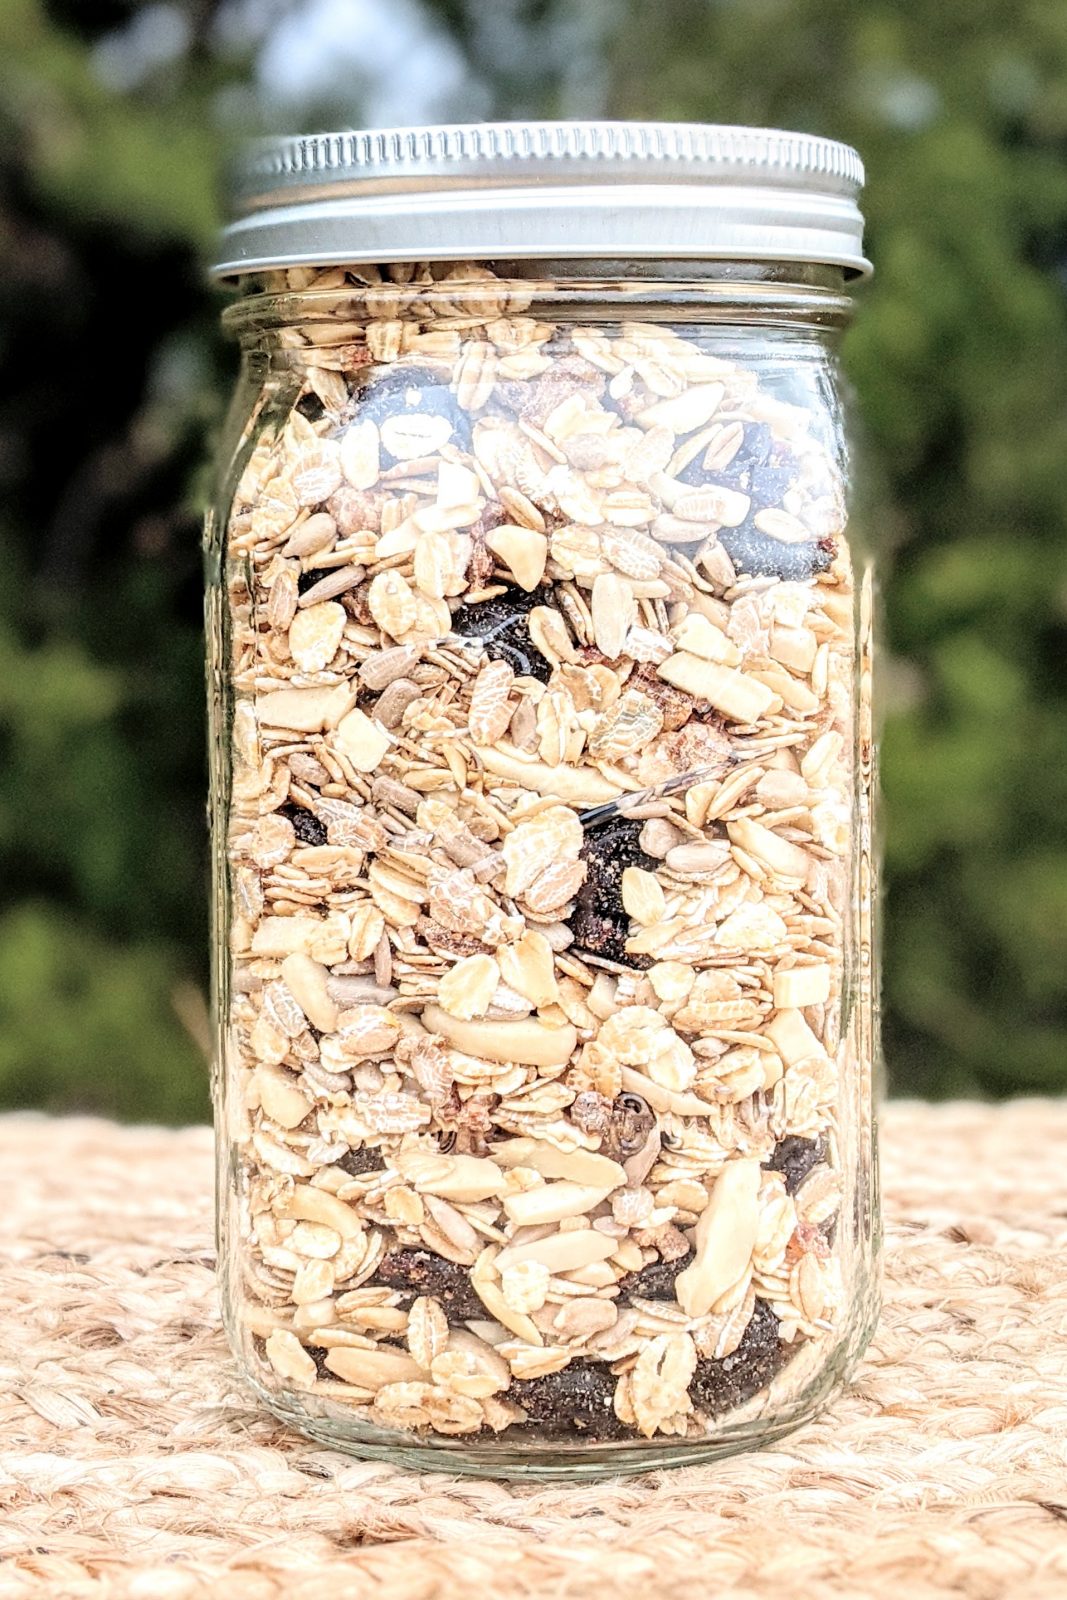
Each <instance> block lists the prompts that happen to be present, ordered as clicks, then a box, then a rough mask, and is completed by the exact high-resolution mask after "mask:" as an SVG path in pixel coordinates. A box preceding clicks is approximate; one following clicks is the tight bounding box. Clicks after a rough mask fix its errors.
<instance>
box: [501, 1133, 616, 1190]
mask: <svg viewBox="0 0 1067 1600" xmlns="http://www.w3.org/2000/svg"><path fill="white" fill-rule="evenodd" d="M493 1157H494V1159H495V1160H496V1162H497V1163H498V1165H500V1166H502V1167H505V1168H508V1169H510V1168H511V1167H530V1168H531V1169H532V1170H533V1171H534V1172H539V1173H540V1174H541V1176H542V1178H569V1179H570V1180H571V1182H572V1183H576V1184H587V1185H590V1186H591V1187H593V1188H596V1189H600V1188H603V1189H606V1190H608V1191H609V1192H610V1191H611V1190H612V1189H617V1188H618V1187H619V1185H620V1184H623V1183H625V1182H626V1172H625V1170H624V1169H623V1167H622V1166H620V1164H619V1163H618V1162H617V1161H612V1160H611V1158H610V1156H601V1155H597V1153H596V1151H594V1150H560V1149H559V1148H558V1147H557V1146H556V1145H554V1144H549V1143H548V1141H547V1140H545V1139H526V1138H519V1139H508V1140H506V1141H505V1142H504V1143H502V1144H499V1145H496V1146H495V1147H494V1150H493Z"/></svg>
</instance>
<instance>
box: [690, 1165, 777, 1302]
mask: <svg viewBox="0 0 1067 1600" xmlns="http://www.w3.org/2000/svg"><path fill="white" fill-rule="evenodd" d="M762 1180H763V1169H762V1168H761V1166H760V1164H759V1162H758V1161H754V1160H747V1159H746V1160H739V1161H738V1160H734V1161H729V1162H727V1164H726V1166H725V1167H724V1168H723V1170H722V1171H721V1172H720V1174H719V1176H718V1178H716V1180H715V1187H714V1189H713V1190H712V1192H711V1198H710V1200H709V1201H708V1203H707V1205H706V1206H705V1208H704V1210H703V1211H702V1212H701V1213H700V1218H699V1220H698V1222H697V1225H696V1236H695V1241H694V1242H695V1252H694V1257H693V1262H692V1265H691V1266H688V1267H686V1268H685V1270H684V1271H682V1272H680V1273H679V1274H678V1276H677V1278H676V1279H675V1282H674V1293H675V1297H676V1299H677V1301H678V1304H679V1305H680V1306H681V1308H682V1310H683V1311H684V1312H685V1314H686V1316H688V1317H704V1316H707V1314H708V1312H709V1311H710V1310H711V1308H712V1306H713V1305H714V1304H715V1302H716V1300H718V1299H719V1297H720V1295H723V1294H725V1293H726V1291H727V1289H729V1288H731V1287H732V1285H733V1284H735V1283H737V1281H738V1279H739V1278H740V1277H741V1275H742V1273H743V1272H745V1271H746V1269H747V1268H748V1266H749V1264H750V1263H751V1260H752V1251H753V1248H754V1246H755V1243H756V1233H757V1231H758V1228H759V1209H760V1208H759V1188H760V1183H761V1182H762Z"/></svg>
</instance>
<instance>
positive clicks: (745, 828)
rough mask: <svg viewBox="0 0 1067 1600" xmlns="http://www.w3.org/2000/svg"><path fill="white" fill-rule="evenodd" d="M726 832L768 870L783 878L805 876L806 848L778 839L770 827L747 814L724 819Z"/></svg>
mask: <svg viewBox="0 0 1067 1600" xmlns="http://www.w3.org/2000/svg"><path fill="white" fill-rule="evenodd" d="M726 831H727V833H728V834H729V836H730V842H731V843H732V844H735V845H737V846H738V847H739V848H740V849H741V850H744V851H746V852H747V853H748V854H749V855H750V856H755V858H756V860H757V861H759V862H761V863H762V864H763V865H764V866H765V867H769V868H770V870H771V871H772V872H774V873H777V874H778V875H780V876H781V877H785V878H799V879H800V881H801V882H803V881H804V879H805V878H806V877H807V875H808V870H809V868H810V867H811V857H810V856H809V855H808V853H807V851H806V850H802V849H801V848H800V846H799V845H797V844H790V842H789V840H788V839H783V838H781V837H780V835H779V834H777V833H775V831H774V829H773V828H765V827H764V826H763V824H762V823H760V822H754V821H753V820H752V818H751V817H740V818H739V819H738V820H737V821H736V822H728V823H727V824H726Z"/></svg>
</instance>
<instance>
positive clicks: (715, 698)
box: [656, 650, 777, 723]
mask: <svg viewBox="0 0 1067 1600" xmlns="http://www.w3.org/2000/svg"><path fill="white" fill-rule="evenodd" d="M656 670H657V672H658V673H659V675H660V677H661V678H663V679H665V680H666V682H667V683H673V684H674V686H675V688H676V689H684V690H685V692H686V693H687V694H691V695H693V696H694V697H695V698H696V699H698V700H707V701H709V702H710V703H711V705H713V706H714V707H715V709H716V710H717V711H721V712H722V713H723V715H724V716H727V717H730V718H732V719H733V720H734V721H735V722H744V723H754V722H758V721H759V720H760V718H761V717H763V716H766V714H767V712H768V711H769V710H770V709H771V707H772V706H773V705H774V703H775V700H776V699H777V696H776V695H775V694H774V691H773V690H772V689H768V687H767V685H766V684H765V683H760V682H759V681H758V680H757V679H756V678H751V677H749V676H748V675H747V674H746V673H744V672H738V671H737V670H736V669H735V668H733V667H722V666H718V665H717V664H716V663H715V662H712V661H704V660H702V659H701V657H700V656H695V655H691V654H690V653H689V651H687V650H681V651H679V652H678V654H677V655H673V656H671V657H670V659H669V660H667V661H664V662H663V663H662V665H661V666H659V667H657V669H656Z"/></svg>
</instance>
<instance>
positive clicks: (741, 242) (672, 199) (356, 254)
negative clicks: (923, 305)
mask: <svg viewBox="0 0 1067 1600" xmlns="http://www.w3.org/2000/svg"><path fill="white" fill-rule="evenodd" d="M862 185H863V165H862V163H861V161H860V158H859V156H858V155H857V154H856V152H855V151H854V150H851V149H850V148H849V147H848V145H844V144H837V143H835V142H834V141H833V140H831V139H816V138H813V137H811V136H810V135H808V134H805V133H781V132H778V131H777V130H775V129H771V128H729V127H716V126H711V125H708V124H698V123H672V122H486V123H469V124H464V125H453V126H441V127H427V128H384V129H374V130H371V131H369V132H366V133H322V134H314V135H310V136H307V137H298V138H280V139H264V140H259V141H257V142H256V143H254V144H253V145H251V146H250V148H249V149H248V152H247V154H246V156H245V159H244V160H243V162H242V163H241V164H240V166H239V168H238V171H237V173H236V175H235V183H234V188H233V201H234V210H235V213H236V214H235V217H234V220H233V221H231V222H230V223H229V225H228V226H227V227H226V228H225V229H224V230H223V234H222V239H221V247H220V250H219V259H218V261H217V262H216V263H215V265H214V268H213V271H214V272H215V273H216V274H217V275H218V276H220V277H225V276H230V275H233V274H235V273H242V272H254V271H260V270H263V269H265V268H269V267H286V266H308V265H313V264H316V263H322V264H325V263H340V262H345V261H453V260H466V261H471V260H475V261H479V260H480V261H493V260H525V259H556V260H566V259H574V258H590V257H600V258H605V259H611V258H618V257H622V258H625V257H628V256H630V257H644V258H648V259H653V258H654V259H669V258H672V257H677V258H684V259H688V260H693V259H701V260H732V261H800V262H807V263H814V264H823V265H829V266H841V267H845V268H846V269H848V270H849V271H850V272H853V273H861V274H866V273H868V272H869V271H870V266H869V263H868V262H867V261H866V259H865V258H864V255H863V218H862V216H861V214H860V210H859V206H858V204H857V196H858V194H859V191H860V189H861V187H862Z"/></svg>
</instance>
